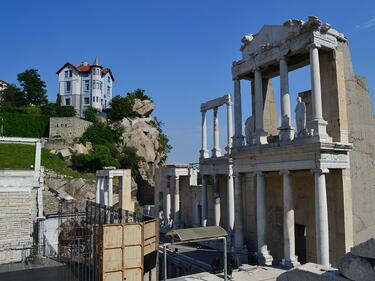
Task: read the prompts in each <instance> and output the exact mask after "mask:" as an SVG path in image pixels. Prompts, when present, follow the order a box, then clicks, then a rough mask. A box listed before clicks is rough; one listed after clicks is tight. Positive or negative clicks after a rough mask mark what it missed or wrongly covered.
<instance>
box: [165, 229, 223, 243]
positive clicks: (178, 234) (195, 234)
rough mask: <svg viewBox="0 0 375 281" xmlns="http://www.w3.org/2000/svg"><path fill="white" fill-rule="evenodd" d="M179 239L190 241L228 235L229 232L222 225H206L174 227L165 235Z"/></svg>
mask: <svg viewBox="0 0 375 281" xmlns="http://www.w3.org/2000/svg"><path fill="white" fill-rule="evenodd" d="M165 236H166V237H170V238H173V239H177V241H181V242H184V241H186V242H189V241H191V240H198V239H208V238H217V237H223V236H228V233H227V232H226V231H225V230H224V229H223V228H222V227H220V226H206V227H195V228H185V229H173V230H171V231H169V232H167V234H166V235H165Z"/></svg>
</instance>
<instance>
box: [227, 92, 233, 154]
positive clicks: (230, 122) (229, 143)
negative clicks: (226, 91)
mask: <svg viewBox="0 0 375 281" xmlns="http://www.w3.org/2000/svg"><path fill="white" fill-rule="evenodd" d="M232 118H233V117H232V99H231V96H228V102H227V153H228V155H230V154H231V151H232V137H233V120H232Z"/></svg>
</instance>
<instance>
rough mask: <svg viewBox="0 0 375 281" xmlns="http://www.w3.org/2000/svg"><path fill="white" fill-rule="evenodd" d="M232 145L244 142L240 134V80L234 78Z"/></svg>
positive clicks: (240, 144) (239, 144)
mask: <svg viewBox="0 0 375 281" xmlns="http://www.w3.org/2000/svg"><path fill="white" fill-rule="evenodd" d="M233 81H234V123H235V125H234V131H235V132H234V146H242V145H243V144H244V136H243V134H242V103H241V80H240V79H238V78H237V79H234V80H233Z"/></svg>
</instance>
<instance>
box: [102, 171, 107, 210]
mask: <svg viewBox="0 0 375 281" xmlns="http://www.w3.org/2000/svg"><path fill="white" fill-rule="evenodd" d="M103 192H104V196H103V205H105V206H108V177H103Z"/></svg>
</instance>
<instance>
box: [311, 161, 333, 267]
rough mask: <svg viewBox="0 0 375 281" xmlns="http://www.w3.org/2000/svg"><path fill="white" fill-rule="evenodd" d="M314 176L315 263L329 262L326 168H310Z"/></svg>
mask: <svg viewBox="0 0 375 281" xmlns="http://www.w3.org/2000/svg"><path fill="white" fill-rule="evenodd" d="M312 172H313V173H314V178H315V231H316V256H317V263H319V264H322V265H325V266H330V264H329V233H328V205H327V190H326V177H325V174H326V173H328V172H329V171H328V169H319V168H318V169H314V170H312Z"/></svg>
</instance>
